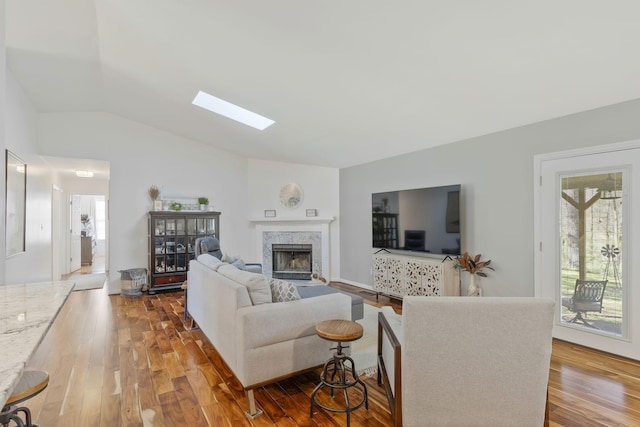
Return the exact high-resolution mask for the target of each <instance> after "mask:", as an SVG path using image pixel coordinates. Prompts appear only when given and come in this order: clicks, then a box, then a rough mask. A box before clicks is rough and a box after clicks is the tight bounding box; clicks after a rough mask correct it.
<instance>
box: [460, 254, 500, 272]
mask: <svg viewBox="0 0 640 427" xmlns="http://www.w3.org/2000/svg"><path fill="white" fill-rule="evenodd" d="M481 256H482V255H481V254H478V255H476V256H474V257H472V256H471V255H469V253H468V252H465V253H464V255H462V257H459V258H458V259H456V261H457V264H456V268H459V269H461V270H465V271H468V272H469V273H471V274H477V275H478V276H480V277H487V274H486V273H485V272H483V271H482V270H483V269H485V268H486V269H488V270H493V267H491V266H490V264H491V260H487V261H480V257H481Z"/></svg>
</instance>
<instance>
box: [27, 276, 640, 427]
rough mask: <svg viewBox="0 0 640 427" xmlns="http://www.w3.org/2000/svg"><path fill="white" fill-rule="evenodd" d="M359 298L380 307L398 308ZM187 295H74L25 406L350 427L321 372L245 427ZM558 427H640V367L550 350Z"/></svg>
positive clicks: (66, 421) (148, 422) (271, 393)
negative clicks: (320, 398)
mask: <svg viewBox="0 0 640 427" xmlns="http://www.w3.org/2000/svg"><path fill="white" fill-rule="evenodd" d="M332 286H335V287H339V288H342V289H349V290H351V291H352V292H354V293H359V294H360V295H361V296H363V298H365V300H366V301H367V302H368V303H370V304H373V305H392V306H393V307H394V309H395V310H396V311H398V312H400V311H401V310H402V307H401V303H400V302H399V301H396V300H389V299H387V298H386V297H380V299H379V301H378V302H377V303H376V300H375V294H373V293H372V292H368V291H362V292H361V291H360V290H358V289H357V288H353V287H350V286H348V285H342V284H332ZM182 316H183V300H182V293H181V292H173V293H160V294H157V295H153V296H149V295H146V294H145V295H143V296H142V297H137V298H135V297H134V298H126V297H121V296H118V295H116V296H108V295H107V292H106V290H104V289H99V290H90V291H79V292H73V293H72V294H71V295H70V297H69V300H68V301H67V303H66V304H65V306H64V307H63V308H62V310H61V312H60V314H59V315H58V318H57V319H56V321H55V322H54V324H53V326H52V327H51V329H50V330H49V332H48V334H47V336H46V337H45V339H44V340H43V342H42V344H41V345H40V348H39V349H38V351H37V352H36V354H34V356H33V358H32V359H31V362H30V363H29V366H28V369H46V370H47V371H49V374H50V377H51V379H50V383H49V387H48V388H47V389H45V390H44V391H43V392H42V393H40V394H39V395H38V396H36V397H34V398H32V399H30V400H29V401H27V402H26V403H25V404H26V405H27V406H29V407H30V408H31V410H32V412H33V414H34V416H35V419H36V422H38V423H39V424H41V425H42V426H47V427H53V426H65V427H73V426H82V427H87V426H92V427H93V426H105V427H114V426H168V427H172V426H178V425H185V426H190V427H191V426H342V425H345V418H346V417H345V415H343V414H335V413H330V412H326V411H323V410H318V411H317V412H315V413H314V417H313V418H310V417H309V403H310V402H309V395H310V394H311V392H312V391H313V388H314V387H315V385H316V383H317V375H318V372H319V371H318V372H312V373H308V374H304V375H300V376H297V377H295V378H292V379H289V380H286V381H281V382H278V383H276V384H271V385H268V386H266V387H262V388H260V389H258V390H257V391H256V400H257V403H258V405H259V406H260V407H261V408H262V409H263V410H264V412H265V414H264V415H263V416H261V417H259V418H257V419H255V420H248V419H247V418H246V417H245V416H244V414H243V411H244V409H245V408H246V399H245V395H244V393H243V391H242V389H241V387H240V385H239V383H238V382H237V381H236V380H235V379H234V378H233V375H232V374H231V373H230V371H229V370H228V368H226V366H225V365H224V363H223V362H222V361H221V360H220V358H219V356H218V354H217V353H216V351H215V350H214V349H213V347H212V346H211V344H210V343H209V342H208V340H207V339H206V338H205V337H204V336H203V334H202V333H201V332H200V331H199V330H188V329H186V328H185V325H184V324H183V322H182ZM366 382H367V385H368V388H369V398H370V404H369V410H368V411H367V410H365V409H363V408H361V409H359V410H357V411H355V412H354V413H353V414H352V417H351V424H352V425H353V426H354V427H360V426H389V425H391V419H390V416H389V411H388V407H387V401H386V397H385V396H384V395H383V389H382V388H380V387H378V386H377V384H376V382H375V378H370V379H367V381H366ZM549 384H550V387H549V399H550V410H551V414H550V425H551V426H614V425H615V426H638V425H640V363H639V362H636V361H631V360H628V359H624V358H620V357H616V356H612V355H608V354H604V353H601V352H598V351H594V350H590V349H585V348H582V347H579V346H576V345H572V344H568V343H565V342H561V341H554V344H553V355H552V361H551V371H550V375H549Z"/></svg>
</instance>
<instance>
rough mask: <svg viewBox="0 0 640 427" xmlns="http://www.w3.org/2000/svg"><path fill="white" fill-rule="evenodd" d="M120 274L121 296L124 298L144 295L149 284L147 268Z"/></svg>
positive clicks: (125, 271) (124, 271)
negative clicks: (143, 292)
mask: <svg viewBox="0 0 640 427" xmlns="http://www.w3.org/2000/svg"><path fill="white" fill-rule="evenodd" d="M118 272H119V273H120V294H121V295H124V296H130V297H137V296H140V295H142V291H143V290H144V289H143V288H145V287H146V286H145V285H146V284H147V269H146V268H130V269H128V270H119V271H118Z"/></svg>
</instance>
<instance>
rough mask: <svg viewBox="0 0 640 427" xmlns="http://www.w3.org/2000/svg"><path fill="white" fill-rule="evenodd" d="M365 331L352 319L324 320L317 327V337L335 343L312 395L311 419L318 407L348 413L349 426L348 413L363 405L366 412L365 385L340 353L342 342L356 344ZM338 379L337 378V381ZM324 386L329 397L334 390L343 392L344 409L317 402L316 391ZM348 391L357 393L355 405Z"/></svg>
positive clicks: (348, 361)
mask: <svg viewBox="0 0 640 427" xmlns="http://www.w3.org/2000/svg"><path fill="white" fill-rule="evenodd" d="M363 333H364V330H363V328H362V326H361V325H360V324H358V323H356V322H353V321H351V320H325V321H323V322H320V323H318V324H317V325H316V334H317V335H318V336H319V337H320V338H323V339H325V340H327V341H333V342H337V346H336V347H334V348H332V350H336V352H335V353H334V354H333V357H332V358H331V359H329V360H328V361H327V362H326V363H325V364H324V369H323V370H322V374H320V383H319V384H318V385H317V386H316V388H315V389H314V390H313V393H311V408H310V410H309V415H310V417H311V418H313V407H314V406H319V407H321V408H323V409H326V410H327V411H332V412H342V413H345V414H347V427H349V425H350V424H351V412H352V411H355V410H356V409H358V408H360V407H361V406H362V405H364V407H365V408H366V409H369V399H368V395H367V385H366V384H365V383H364V382H363V381H362V380H361V379H360V378H359V377H358V374H357V373H356V367H355V365H354V363H353V359H352V358H351V357H349V356H348V355H346V354H345V353H343V352H342V350H343V349H344V348H346V347H348V346H344V345H342V343H345V342H350V341H355V340H357V339H360V338H362V335H363ZM336 377H337V378H336ZM324 387H327V388H329V389H330V391H331V398H332V399H333V397H334V392H335V391H336V390H338V391H342V394H343V396H344V405H345V407H344V408H338V407H336V406H329V405H327V404H323V403H321V402H319V401H318V391H320V389H322V388H324ZM349 389H352V390H354V391H356V392H357V394H359V395H360V396H359V399H357V400H359V401H358V402H357V403H356V404H355V405H354V404H353V402H352V401H351V399H350V397H349Z"/></svg>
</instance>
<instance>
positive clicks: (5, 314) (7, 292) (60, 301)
mask: <svg viewBox="0 0 640 427" xmlns="http://www.w3.org/2000/svg"><path fill="white" fill-rule="evenodd" d="M73 286H74V283H73V282H42V283H27V284H19V285H4V286H3V285H0V408H1V407H2V406H4V404H5V402H6V401H7V399H8V398H9V396H11V392H12V390H13V388H14V387H15V386H16V384H17V383H18V381H19V380H20V377H21V376H22V372H23V371H24V368H25V366H26V365H27V363H28V362H29V359H31V356H32V355H33V354H34V353H35V351H36V349H37V348H38V345H39V344H40V342H41V341H42V339H43V338H44V336H45V335H46V334H47V331H48V330H49V327H50V326H51V324H52V323H53V320H54V319H55V318H56V315H57V314H58V312H59V311H60V308H61V307H62V306H63V305H64V303H65V301H66V300H67V297H68V296H69V294H70V293H71V291H72V290H73Z"/></svg>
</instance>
